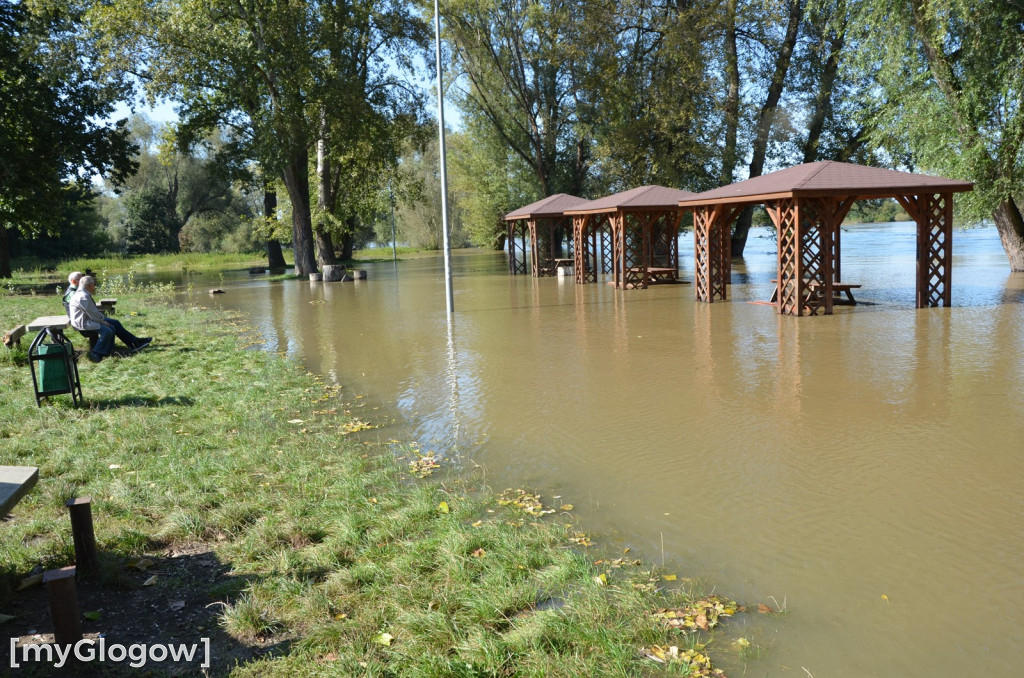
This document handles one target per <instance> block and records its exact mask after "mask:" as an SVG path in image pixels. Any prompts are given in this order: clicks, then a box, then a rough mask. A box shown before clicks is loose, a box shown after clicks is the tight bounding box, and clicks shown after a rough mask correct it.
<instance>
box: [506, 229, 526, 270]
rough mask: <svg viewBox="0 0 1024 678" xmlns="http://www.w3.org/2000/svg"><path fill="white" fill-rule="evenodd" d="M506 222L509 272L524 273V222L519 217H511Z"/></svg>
mask: <svg viewBox="0 0 1024 678" xmlns="http://www.w3.org/2000/svg"><path fill="white" fill-rule="evenodd" d="M507 223H508V227H507V228H508V230H507V235H506V240H507V241H508V270H509V273H511V274H512V275H518V274H520V273H521V274H523V275H526V224H525V223H524V221H523V220H521V219H512V220H509V221H508V222H507ZM517 236H518V239H517Z"/></svg>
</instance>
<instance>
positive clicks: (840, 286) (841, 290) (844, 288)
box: [770, 278, 861, 306]
mask: <svg viewBox="0 0 1024 678" xmlns="http://www.w3.org/2000/svg"><path fill="white" fill-rule="evenodd" d="M771 282H773V283H775V289H774V290H772V298H771V300H770V303H773V304H775V303H778V301H779V281H778V280H777V279H775V278H772V280H771ZM824 287H825V286H824V285H823V284H821V283H819V282H818V281H816V280H810V281H808V282H807V289H809V290H811V292H813V293H814V294H816V295H820V294H821V293H822V291H823V289H822V288H824ZM860 288H861V286H860V285H856V284H853V283H841V282H834V283H832V303H833V304H839V305H840V306H856V305H857V300H856V299H854V298H853V292H851V291H850V290H855V289H860ZM841 294H845V295H846V299H843V298H842V297H841V296H839V295H841Z"/></svg>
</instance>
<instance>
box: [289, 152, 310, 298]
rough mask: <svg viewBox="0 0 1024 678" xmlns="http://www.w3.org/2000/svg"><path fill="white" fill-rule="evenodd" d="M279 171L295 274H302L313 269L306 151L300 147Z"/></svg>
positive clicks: (302, 275) (299, 275)
mask: <svg viewBox="0 0 1024 678" xmlns="http://www.w3.org/2000/svg"><path fill="white" fill-rule="evenodd" d="M281 175H282V176H281V178H282V179H283V180H284V185H285V187H287V188H288V197H289V198H290V199H291V201H292V247H293V248H294V250H295V251H294V257H295V275H296V276H298V277H300V278H304V277H306V276H308V275H309V274H310V273H316V270H317V269H316V259H315V258H314V257H313V220H312V217H311V215H310V211H309V151H307V150H306V149H305V148H303V149H302V150H301V151H299V152H298V153H296V154H295V155H293V156H292V157H291V158H290V159H289V160H288V162H287V163H286V164H285V166H284V169H283V170H282V171H281Z"/></svg>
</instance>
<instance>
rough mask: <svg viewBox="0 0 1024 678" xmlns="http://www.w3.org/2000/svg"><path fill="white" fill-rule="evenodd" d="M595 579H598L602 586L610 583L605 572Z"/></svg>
mask: <svg viewBox="0 0 1024 678" xmlns="http://www.w3.org/2000/svg"><path fill="white" fill-rule="evenodd" d="M594 581H596V582H597V583H598V584H600V585H601V586H607V585H608V575H606V574H605V573H604V572H602V573H601V574H599V575H597V576H596V577H594Z"/></svg>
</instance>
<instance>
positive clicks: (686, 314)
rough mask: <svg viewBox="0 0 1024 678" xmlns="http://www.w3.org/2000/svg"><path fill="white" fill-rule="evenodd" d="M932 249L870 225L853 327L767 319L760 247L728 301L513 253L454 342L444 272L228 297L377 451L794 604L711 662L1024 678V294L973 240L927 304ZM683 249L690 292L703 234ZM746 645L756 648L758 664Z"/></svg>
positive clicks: (282, 286)
mask: <svg viewBox="0 0 1024 678" xmlns="http://www.w3.org/2000/svg"><path fill="white" fill-rule="evenodd" d="M914 243H915V239H914V230H913V226H912V225H909V224H885V225H865V226H853V227H850V228H849V229H848V230H847V231H846V232H845V233H844V234H843V277H844V280H845V282H853V283H861V284H862V285H863V287H862V288H861V289H860V290H857V291H855V294H856V296H857V299H858V301H860V302H862V303H861V304H860V305H858V306H857V307H855V308H851V307H837V308H836V313H835V315H833V316H830V317H814V318H792V317H780V316H778V315H777V314H776V313H775V310H774V309H773V308H772V307H769V306H764V305H758V304H752V303H748V302H750V301H756V300H765V299H767V298H768V297H769V296H770V295H771V290H772V285H771V283H769V282H768V281H769V279H770V278H772V277H774V271H775V255H774V243H773V242H772V241H771V240H768V239H758V238H756V237H754V238H752V239H751V241H750V242H749V243H748V246H747V254H746V256H745V258H744V261H743V262H742V263H736V264H734V269H733V284H732V285H731V286H730V288H729V297H730V298H729V300H728V301H727V302H725V303H717V302H716V303H714V304H698V303H696V302H695V301H694V298H693V295H694V292H693V286H692V285H664V286H657V287H651V288H649V289H647V290H628V291H620V290H615V289H612V288H611V287H609V286H607V285H604V284H599V285H587V286H577V285H575V284H573V283H572V282H571V280H560V279H557V278H545V279H539V280H538V279H533V278H531V277H524V276H518V277H515V278H512V277H509V276H508V274H507V269H506V267H505V263H504V261H505V260H504V257H503V256H502V255H501V254H491V253H484V254H481V253H476V254H468V253H456V255H455V257H454V259H455V265H454V270H455V281H454V287H455V308H456V313H455V316H454V320H453V322H452V324H451V325H448V323H447V321H446V314H445V310H444V283H443V267H442V264H441V260H440V258H428V259H414V260H410V261H407V262H401V263H399V264H398V265H397V266H394V265H392V264H391V263H381V264H373V265H368V266H366V268H367V270H368V271H369V279H368V280H367V281H365V282H357V283H353V284H330V285H324V284H310V283H306V282H297V281H286V282H269V283H268V282H262V281H258V280H253V281H248V280H245V281H239V282H238V283H237V284H234V285H231V284H230V281H228V282H227V283H225V287H226V289H227V290H228V293H227V294H225V295H222V296H220V297H218V298H215V299H213V301H211V302H210V303H214V304H220V305H223V306H225V307H229V308H235V309H239V310H242V311H245V312H247V313H248V314H250V316H251V317H252V318H253V319H254V322H255V324H256V326H257V327H258V329H259V330H260V331H261V332H262V334H263V336H264V337H265V340H266V344H265V347H266V349H267V350H272V351H281V352H284V353H286V354H287V355H290V356H293V357H295V358H296V359H299V360H301V361H302V362H303V363H304V364H305V365H307V366H308V367H309V369H311V370H313V371H315V372H318V373H321V374H323V375H326V376H327V377H328V378H329V379H330V380H333V381H335V382H337V383H340V384H343V385H344V387H345V390H346V392H348V393H349V394H354V393H359V394H365V396H366V397H365V398H363V399H361V400H360V402H365V403H368V404H367V405H366V406H365V407H363V409H361V410H360V411H359V414H360V415H361V416H363V417H364V418H367V419H370V420H372V421H378V422H382V423H389V425H388V426H386V427H385V428H382V429H380V430H378V431H376V432H375V435H380V436H381V437H382V438H384V439H387V438H391V437H399V438H402V437H404V438H407V439H414V440H418V441H420V442H421V443H422V444H423V446H424V448H425V449H431V448H432V449H437V450H440V451H441V452H443V453H444V454H445V455H447V456H448V457H449V458H450V460H451V461H452V462H459V463H463V464H466V465H479V466H481V467H483V469H484V471H485V473H486V475H487V478H488V481H489V482H490V484H491V485H492V486H493V487H494V488H495V489H496V490H501V489H503V488H505V487H515V486H529V487H532V488H535V489H538V490H540V491H542V492H543V493H544V494H545V495H546V496H547V498H548V501H549V502H551V503H556V504H560V503H572V504H574V505H575V506H576V508H577V513H578V514H579V516H580V521H581V523H582V524H583V526H584V527H585V528H586V529H587V530H588V531H590V532H594V533H597V534H599V535H601V538H600V540H601V541H603V542H604V543H605V544H611V546H613V547H614V548H623V547H625V546H629V547H631V548H632V549H633V552H634V553H639V554H641V555H642V556H643V557H645V558H646V559H648V560H649V561H653V562H656V563H661V562H662V560H663V559H664V562H665V566H666V571H667V572H670V573H673V574H678V575H679V577H696V578H699V579H701V580H704V581H707V582H710V583H712V584H713V585H714V586H715V588H716V589H717V591H718V592H720V593H723V594H726V595H729V596H732V597H734V598H736V599H738V600H740V601H741V602H744V603H747V604H748V605H752V606H756V604H757V603H766V604H768V605H770V606H771V607H773V608H780V607H784V608H785V610H786V614H780V615H773V616H766V615H759V614H756V613H752V614H746V615H740V618H738V619H736V620H734V621H733V622H732V623H731V628H730V630H729V631H728V632H727V635H726V636H724V637H722V638H721V639H720V641H719V642H718V647H717V650H716V652H715V655H716V657H717V658H718V660H719V661H720V662H721V663H722V664H723V666H724V667H725V668H727V669H728V671H729V674H730V675H732V676H736V675H745V674H747V675H757V676H799V677H800V678H806V676H808V675H810V676H814V677H815V678H826V677H828V678H836V677H839V678H846V677H861V676H894V677H895V676H899V677H903V676H929V677H931V678H940V677H945V676H957V677H961V676H986V677H992V676H1019V675H1024V641H1022V638H1021V635H1022V631H1021V629H1022V628H1024V274H1011V273H1010V272H1009V269H1008V266H1007V264H1006V260H1005V257H1004V256H1003V254H1002V250H1001V248H1000V246H999V240H998V237H997V235H996V233H995V231H994V230H992V229H986V230H977V231H968V232H962V231H957V232H956V233H955V234H954V269H953V307H952V308H948V309H947V308H937V309H922V310H916V309H914V308H913V303H914V270H915V262H914ZM680 252H681V253H682V266H683V271H684V277H685V278H686V279H690V280H692V263H693V254H692V253H693V248H692V240H690V239H688V238H686V237H685V236H684V242H683V243H682V245H681V246H680ZM204 303H206V302H205V300H204ZM375 408H378V409H375ZM553 495H559V496H560V497H561V498H560V499H551V497H552V496H553ZM740 636H743V637H746V638H747V639H749V640H750V641H751V642H752V643H754V645H755V646H756V647H757V648H759V651H758V652H751V653H749V654H750V655H751V656H749V657H748V658H747V659H746V663H745V664H744V662H743V660H741V658H740V657H739V656H738V654H737V651H736V647H735V646H734V645H732V644H731V643H732V642H733V640H735V639H736V638H738V637H740Z"/></svg>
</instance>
